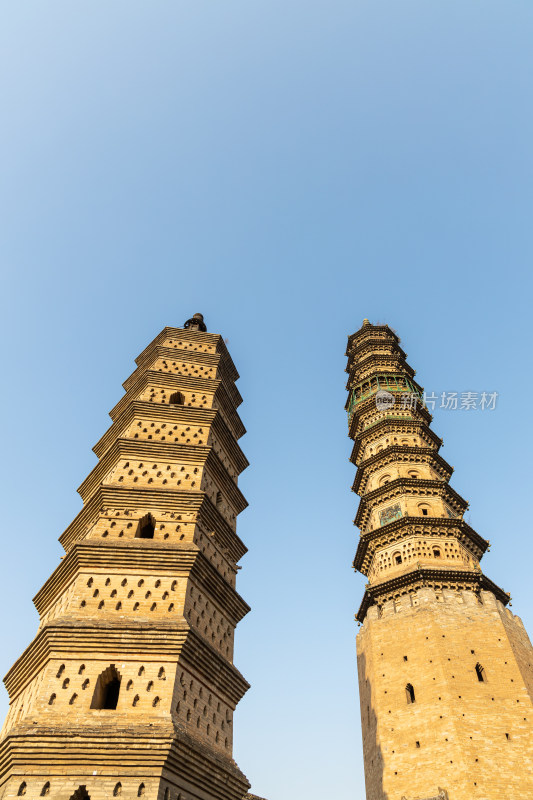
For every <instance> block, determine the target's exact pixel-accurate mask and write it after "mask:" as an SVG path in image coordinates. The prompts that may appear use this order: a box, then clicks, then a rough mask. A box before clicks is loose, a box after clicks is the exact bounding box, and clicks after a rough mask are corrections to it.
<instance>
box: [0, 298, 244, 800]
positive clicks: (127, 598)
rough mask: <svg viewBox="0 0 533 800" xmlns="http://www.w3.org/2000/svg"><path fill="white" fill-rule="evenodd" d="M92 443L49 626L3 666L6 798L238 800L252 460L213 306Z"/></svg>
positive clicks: (158, 360) (145, 369)
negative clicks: (244, 536) (241, 578)
mask: <svg viewBox="0 0 533 800" xmlns="http://www.w3.org/2000/svg"><path fill="white" fill-rule="evenodd" d="M136 363H137V369H136V370H135V371H134V372H133V374H132V375H131V376H130V377H129V378H128V379H127V380H126V381H125V383H124V388H125V390H126V393H125V395H124V396H123V398H122V399H121V400H120V401H119V402H118V403H117V405H116V406H115V408H114V409H113V410H112V411H111V418H112V421H113V423H112V425H111V427H110V428H109V430H108V431H107V432H106V433H105V434H104V436H103V437H102V438H101V439H100V441H99V442H98V443H97V444H96V446H95V448H94V451H95V453H96V455H97V456H98V459H99V461H98V464H97V465H96V466H95V468H94V469H93V470H92V472H91V473H90V474H89V476H88V477H87V478H86V480H85V481H84V482H83V483H82V485H81V486H80V488H79V493H80V495H81V497H82V499H83V508H82V510H81V511H80V513H79V514H78V516H77V517H76V519H75V520H74V521H73V522H72V524H71V525H70V526H69V527H68V528H67V530H66V531H65V532H64V533H63V535H62V536H61V538H60V541H61V543H62V544H63V546H64V548H65V551H66V554H65V556H64V557H63V559H62V561H61V564H60V566H59V567H58V568H57V569H56V570H55V572H54V573H53V574H52V576H51V577H50V578H49V580H48V581H47V582H46V583H45V585H44V586H43V588H42V589H41V590H40V591H39V592H38V594H37V595H36V597H35V599H34V602H35V605H36V607H37V610H38V612H39V615H40V625H39V630H38V633H37V635H36V637H35V639H34V640H33V642H32V643H31V644H30V646H29V647H28V648H27V650H26V651H25V652H24V653H23V654H22V656H21V657H20V658H19V659H18V661H17V662H16V663H15V665H14V666H13V667H12V668H11V670H10V671H9V673H8V674H7V676H6V678H5V683H6V686H7V689H8V692H9V696H10V709H9V713H8V715H7V718H6V721H5V724H4V728H3V736H2V742H1V745H0V796H1V797H2V798H3V800H7V799H8V798H12V797H16V796H21V795H24V794H26V795H28V796H31V797H37V796H40V795H43V796H44V795H48V796H50V797H52V798H58V800H84V798H90V799H91V800H103V798H109V797H113V796H119V795H124V796H128V797H137V796H139V797H141V796H144V797H146V798H151V800H242V798H243V797H244V796H245V794H246V792H247V791H248V789H249V783H248V781H247V780H246V778H245V776H244V775H243V774H242V772H241V771H240V770H239V769H238V767H237V765H236V764H235V762H234V761H233V759H232V742H233V732H232V728H233V712H234V709H235V707H236V705H237V703H238V702H239V700H240V698H241V697H242V696H243V694H244V693H245V692H246V690H247V689H248V684H247V683H246V681H245V680H244V678H243V677H242V675H241V674H240V673H239V672H238V670H237V669H236V668H235V666H234V665H233V637H234V630H235V627H236V625H237V623H238V622H239V620H241V619H242V617H243V616H244V615H245V614H246V613H247V612H248V611H249V607H248V606H247V604H246V603H245V602H244V600H243V599H242V598H241V597H240V596H239V594H238V593H237V592H236V589H235V577H236V572H237V569H238V567H237V563H238V561H239V560H240V559H241V557H242V556H243V555H244V553H245V552H246V548H245V546H244V544H243V543H242V541H241V540H240V539H239V537H238V535H237V533H236V520H237V516H238V514H239V513H240V512H241V511H242V510H243V509H244V508H245V507H246V500H245V499H244V497H243V495H242V494H241V492H240V490H239V488H238V476H239V474H240V473H241V472H242V471H243V470H244V469H245V468H246V466H247V464H248V462H247V460H246V458H245V456H244V454H243V452H242V450H241V448H240V447H239V444H238V439H239V438H240V437H241V436H242V435H243V433H244V432H245V431H244V427H243V425H242V422H241V420H240V418H239V415H238V413H237V407H238V406H239V404H240V403H241V397H240V395H239V392H238V390H237V388H236V386H235V381H236V380H237V378H238V377H239V376H238V373H237V370H236V369H235V366H234V364H233V362H232V360H231V357H230V355H229V353H228V351H227V349H226V346H225V344H224V341H223V340H222V337H221V336H219V335H216V334H212V333H208V332H207V330H206V326H205V324H204V321H203V318H202V316H201V315H198V314H196V315H194V317H192V318H191V319H190V320H187V322H186V323H185V326H184V328H165V329H164V330H163V331H162V332H161V333H160V334H159V335H158V336H157V337H156V338H155V339H154V341H153V342H152V343H151V344H150V345H148V347H147V348H146V349H145V350H144V351H143V352H142V353H141V355H140V356H139V357H138V359H137V361H136Z"/></svg>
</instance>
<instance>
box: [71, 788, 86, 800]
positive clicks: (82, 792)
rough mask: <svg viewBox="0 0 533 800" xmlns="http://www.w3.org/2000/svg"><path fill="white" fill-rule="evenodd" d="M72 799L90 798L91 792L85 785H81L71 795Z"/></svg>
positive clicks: (83, 799)
mask: <svg viewBox="0 0 533 800" xmlns="http://www.w3.org/2000/svg"><path fill="white" fill-rule="evenodd" d="M70 800H90V798H89V793H88V791H87V788H86V787H85V786H79V787H78V788H77V789H76V791H75V792H74V794H73V795H71V797H70Z"/></svg>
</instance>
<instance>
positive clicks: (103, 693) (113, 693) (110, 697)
mask: <svg viewBox="0 0 533 800" xmlns="http://www.w3.org/2000/svg"><path fill="white" fill-rule="evenodd" d="M119 694H120V674H119V673H118V671H117V670H116V669H115V665H114V664H111V666H109V667H107V669H105V670H104V671H103V672H102V673H101V674H100V675H99V676H98V680H97V681H96V686H95V689H94V695H93V699H92V702H91V708H99V709H106V710H108V711H114V710H115V709H116V707H117V704H118V696H119Z"/></svg>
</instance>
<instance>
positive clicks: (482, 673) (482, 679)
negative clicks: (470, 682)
mask: <svg viewBox="0 0 533 800" xmlns="http://www.w3.org/2000/svg"><path fill="white" fill-rule="evenodd" d="M476 675H477V679H478V681H480V682H481V683H484V682H485V681H486V680H487V676H486V674H485V670H484V669H483V667H482V666H481V664H476Z"/></svg>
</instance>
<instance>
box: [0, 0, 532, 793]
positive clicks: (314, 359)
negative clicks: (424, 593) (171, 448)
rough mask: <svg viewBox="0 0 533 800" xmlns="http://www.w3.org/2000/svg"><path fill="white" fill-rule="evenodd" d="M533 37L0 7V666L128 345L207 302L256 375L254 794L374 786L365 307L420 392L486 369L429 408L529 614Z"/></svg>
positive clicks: (355, 13) (53, 560)
mask: <svg viewBox="0 0 533 800" xmlns="http://www.w3.org/2000/svg"><path fill="white" fill-rule="evenodd" d="M532 39H533V4H532V3H531V0H506V1H505V2H503V0H500V2H496V1H495V0H466V1H465V0H401V1H400V0H350V1H349V2H348V0H328V2H313V1H311V2H309V0H307V1H306V2H303V0H283V1H281V0H268V2H264V1H263V0H257V1H256V0H254V1H252V2H251V1H250V0H225V2H211V3H210V2H205V0H196V1H195V2H183V0H172V1H171V0H165V1H164V2H163V1H161V0H150V2H139V0H127V2H126V0H114V2H109V1H108V0H107V1H106V2H102V0H91V2H87V0H80V1H79V2H75V3H74V2H71V1H69V2H67V1H66V0H65V1H64V2H60V1H59V0H47V2H36V0H17V2H11V3H3V4H2V7H1V9H0V96H1V103H2V124H1V126H0V147H1V155H2V158H1V162H0V169H1V178H0V203H1V209H0V220H1V222H0V236H1V239H0V247H1V259H0V263H1V264H2V270H3V280H2V288H3V292H2V293H3V302H2V314H1V325H2V336H1V344H2V350H3V355H2V358H3V364H4V369H3V372H4V381H3V391H2V393H1V403H2V420H3V426H4V427H3V451H4V453H3V458H2V475H1V484H0V485H1V487H2V491H3V495H4V498H3V510H2V515H3V519H2V529H3V537H2V539H3V541H2V556H3V558H2V564H1V578H2V580H1V582H0V591H1V594H0V602H1V604H0V608H1V609H2V610H3V613H2V625H3V628H2V633H3V636H2V648H1V650H0V661H1V665H0V666H1V668H2V670H3V673H2V674H5V672H6V671H7V670H8V668H9V667H10V666H11V664H12V663H13V662H14V660H15V659H16V658H17V657H18V656H19V655H20V653H21V652H22V651H23V649H24V648H25V647H26V646H27V645H28V644H29V642H30V640H31V638H32V637H33V635H34V634H35V631H36V627H37V615H36V612H35V610H34V608H33V606H32V603H31V598H32V597H33V595H34V594H35V592H36V591H37V590H38V589H39V588H40V586H41V585H42V584H43V582H44V581H45V580H46V578H47V577H48V575H49V574H50V572H51V571H52V570H53V569H54V568H55V567H56V565H57V563H58V561H59V556H60V555H61V552H62V550H61V548H60V546H59V544H58V543H57V541H56V540H57V537H58V536H59V535H60V534H61V532H62V531H63V530H64V529H65V527H66V526H67V525H68V524H69V523H70V521H71V520H72V518H73V517H74V516H75V515H76V513H77V512H78V511H79V509H80V507H81V500H80V498H79V497H78V495H77V494H76V491H75V490H76V487H77V486H79V485H80V483H81V482H82V480H83V479H84V478H85V476H86V474H87V473H88V472H89V471H90V470H91V469H92V467H93V466H94V464H95V462H96V458H95V456H94V454H93V453H92V452H91V447H92V446H93V445H94V443H95V442H96V441H97V440H98V439H99V437H100V436H101V435H102V433H103V432H104V431H105V430H106V428H107V427H108V425H109V419H108V417H107V412H108V411H109V410H110V409H111V408H112V406H113V405H114V404H115V403H116V402H117V400H118V399H119V398H120V397H121V396H122V393H123V390H122V388H121V383H122V381H124V380H125V379H126V378H127V376H128V375H129V374H130V373H131V372H132V371H133V369H134V358H135V356H136V355H138V353H139V352H140V351H141V350H142V349H143V348H144V347H145V346H146V345H147V344H148V342H149V341H151V339H152V338H153V337H154V336H155V335H156V334H157V333H158V332H159V331H160V330H161V329H162V328H163V327H164V326H165V325H182V324H183V322H184V320H185V319H187V318H188V317H189V316H190V315H191V314H193V313H194V312H197V311H200V312H202V313H203V314H204V315H205V318H206V321H207V324H208V329H209V330H210V331H213V332H220V333H222V334H223V336H224V337H226V338H227V339H228V340H229V345H228V346H229V349H230V352H231V354H232V356H233V358H234V361H235V363H236V365H237V368H238V369H239V371H240V374H241V379H240V381H239V388H240V391H241V393H242V395H243V397H244V400H245V402H244V404H243V406H242V407H241V415H242V418H243V421H244V423H245V425H246V427H247V430H248V433H247V435H246V436H245V437H244V438H243V439H242V440H241V444H242V447H243V449H244V451H245V453H246V455H247V456H248V458H249V460H250V463H251V466H250V468H249V469H248V470H247V471H246V472H245V473H244V475H243V476H242V478H241V487H242V489H243V491H244V494H245V495H246V497H247V498H248V501H249V503H250V507H249V508H248V509H247V510H246V511H245V512H244V513H243V514H242V515H241V517H240V520H239V527H238V530H239V534H240V536H241V537H242V538H243V540H244V541H245V542H246V544H247V545H248V547H249V553H248V555H247V556H246V557H245V559H244V560H243V562H242V566H243V569H242V570H241V572H240V573H239V587H238V588H239V590H240V592H241V593H242V595H243V596H244V597H245V599H246V600H247V601H248V602H249V603H250V605H251V606H252V612H251V613H250V614H249V615H248V617H247V618H246V619H245V620H244V621H243V622H242V623H241V624H240V626H239V629H238V631H237V643H236V659H235V660H236V665H237V666H238V667H239V669H240V670H241V671H242V672H243V674H244V675H245V676H246V677H247V678H248V679H249V681H250V682H251V684H252V688H251V690H250V691H249V692H248V694H247V695H246V697H245V699H244V700H243V701H242V703H241V705H240V706H239V709H238V712H237V714H236V719H235V733H236V737H235V758H236V760H237V761H238V763H239V765H240V766H241V767H242V769H243V771H244V772H245V773H246V774H247V775H248V777H249V778H250V780H251V781H252V784H253V788H254V790H255V791H256V793H257V794H260V795H264V796H265V797H268V800H293V798H306V800H323V799H324V798H332V797H334V798H335V800H363V798H364V784H363V780H364V779H363V770H362V755H361V735H360V723H359V706H358V699H357V686H356V666H355V635H356V632H357V627H356V624H355V623H354V620H353V615H354V613H355V612H356V610H357V608H358V606H359V603H360V600H361V597H362V594H363V590H364V584H365V579H364V578H363V577H362V576H361V575H355V574H354V572H353V571H352V569H351V561H352V558H353V555H354V552H355V547H356V537H357V530H356V529H355V528H354V527H353V525H352V520H353V517H354V516H355V511H356V507H357V498H356V496H355V495H353V494H352V493H351V492H350V485H351V482H352V480H353V477H354V468H353V465H351V464H350V463H349V462H348V456H349V453H350V445H351V443H350V441H349V440H348V439H347V424H346V416H345V412H344V410H343V406H344V402H345V399H346V394H345V380H346V375H345V373H344V366H345V358H344V351H345V346H346V336H347V335H348V334H349V333H352V332H353V331H354V330H356V329H357V328H359V326H360V324H361V322H362V320H363V318H364V317H368V318H369V319H370V320H371V321H372V322H387V323H388V324H389V325H391V326H392V327H393V328H394V329H395V330H396V331H397V332H398V334H399V335H400V337H401V339H402V345H403V347H404V349H405V350H406V351H407V353H408V356H409V361H410V363H411V364H412V365H413V366H414V367H415V369H417V370H418V373H417V378H418V380H419V381H420V383H421V384H422V385H424V386H425V387H426V389H427V390H429V391H434V392H441V391H458V392H463V391H477V392H482V391H497V392H498V393H499V397H498V402H497V406H496V409H495V410H493V411H489V410H485V411H481V410H477V411H461V410H455V411H454V410H445V409H439V408H437V409H436V411H435V420H434V428H435V430H436V431H437V433H438V434H439V435H441V436H443V438H444V442H445V444H444V448H443V450H442V451H441V452H442V454H443V456H444V457H445V458H446V459H447V460H448V461H449V462H450V463H451V464H453V465H455V468H456V471H455V474H454V476H453V478H452V485H453V487H454V488H455V489H456V490H457V491H458V492H459V493H461V494H462V495H463V496H465V497H466V499H468V500H469V501H470V503H471V506H470V510H469V512H468V516H469V519H470V522H471V525H472V526H473V527H474V528H475V529H476V530H477V531H478V532H479V533H480V534H481V535H483V536H485V537H486V538H489V539H490V540H491V542H492V550H491V552H490V553H489V554H487V556H486V557H485V558H484V560H483V567H484V569H485V571H486V572H487V574H488V575H489V576H490V577H491V578H492V579H493V580H495V581H496V582H497V583H498V584H500V585H501V586H503V587H504V588H505V589H506V590H509V591H511V593H512V595H513V611H515V612H516V613H518V614H520V615H521V616H522V617H523V619H524V621H525V622H526V625H527V626H528V627H529V631H530V632H533V602H532V600H531V593H530V591H529V589H530V584H531V560H532V557H533V547H532V543H531V527H532V526H531V519H530V516H529V513H528V511H527V509H528V508H529V505H530V503H531V414H530V409H531V398H532V396H533V386H532V383H533V381H532V374H531V344H530V338H531V333H530V331H531V304H532V300H531V295H532V288H533V287H532V278H531V263H532V254H533V247H532V234H531V231H532V224H531V223H532V200H533V191H532V186H533V184H532V171H533V170H532V166H533V164H532V145H531V142H532V141H533V130H532V128H533V113H532V105H531V85H532V79H533V75H532V71H533V70H532V67H533V50H532V47H531V41H532ZM2 699H3V701H4V702H3V705H2V707H1V708H0V711H1V712H2V716H3V713H4V712H5V709H6V707H7V696H6V694H5V692H3V694H2Z"/></svg>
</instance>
